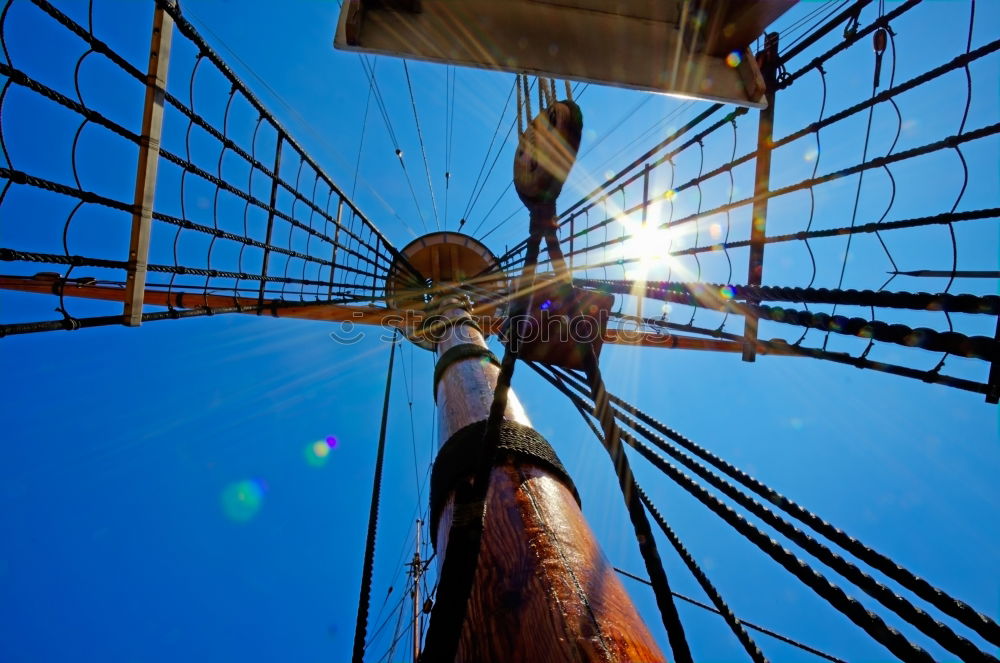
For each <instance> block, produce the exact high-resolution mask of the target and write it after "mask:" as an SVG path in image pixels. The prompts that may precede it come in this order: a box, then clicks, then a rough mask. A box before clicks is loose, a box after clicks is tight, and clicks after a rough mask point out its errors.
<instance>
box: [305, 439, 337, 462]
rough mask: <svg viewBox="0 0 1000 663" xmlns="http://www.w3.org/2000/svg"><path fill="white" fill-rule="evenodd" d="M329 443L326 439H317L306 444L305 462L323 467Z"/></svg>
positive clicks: (328, 453) (328, 451) (328, 452)
mask: <svg viewBox="0 0 1000 663" xmlns="http://www.w3.org/2000/svg"><path fill="white" fill-rule="evenodd" d="M330 449H331V447H330V444H329V442H327V441H326V440H317V441H316V442H310V443H309V444H307V445H306V448H305V456H306V462H307V463H309V464H310V465H312V466H313V467H323V466H324V465H326V461H327V460H328V458H329V456H330Z"/></svg>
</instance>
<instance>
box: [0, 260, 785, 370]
mask: <svg viewBox="0 0 1000 663" xmlns="http://www.w3.org/2000/svg"><path fill="white" fill-rule="evenodd" d="M0 290H14V291H18V292H30V293H35V294H48V295H53V294H56V295H58V294H62V295H63V296H65V297H80V298H82V299H99V300H104V301H111V302H120V301H124V297H125V294H126V291H125V290H124V289H122V288H120V287H118V286H111V285H94V284H88V283H79V282H73V281H70V282H68V283H63V282H62V281H61V280H60V279H59V278H58V276H57V275H53V276H51V277H48V276H46V277H43V278H39V277H24V276H0ZM144 299H145V302H146V303H147V304H149V305H151V306H172V307H174V308H178V309H190V308H198V307H202V306H210V307H212V308H223V307H231V306H240V307H243V308H245V309H246V311H244V312H245V313H247V314H252V315H257V314H258V302H259V300H258V299H257V298H256V297H252V298H251V297H233V296H230V295H212V294H202V293H199V292H168V291H166V290H158V289H147V290H146V291H145V295H144ZM260 311H261V312H263V313H264V314H270V315H272V316H273V317H276V318H297V319H300V320H323V321H326V322H352V323H354V324H357V325H370V326H376V327H389V328H393V329H399V330H400V331H404V332H406V331H412V329H411V328H412V327H414V326H419V325H420V323H421V322H422V321H423V319H424V314H423V313H421V312H419V311H401V310H399V309H389V308H383V307H378V306H350V305H347V304H309V303H303V304H301V305H289V302H285V301H282V300H277V299H273V300H265V301H264V302H263V304H262V308H261V309H260ZM473 313H474V315H475V318H476V320H477V321H478V322H479V326H480V327H481V328H482V329H483V331H484V332H485V333H486V335H487V336H495V335H497V334H499V333H500V331H501V329H502V327H503V323H504V320H503V319H502V318H496V317H490V316H487V315H479V314H476V313H475V312H473ZM603 340H604V342H605V343H614V344H617V345H635V346H641V347H646V348H672V349H678V350H713V351H716V352H739V351H740V350H741V349H742V347H743V345H742V344H741V343H739V342H736V341H724V340H719V339H707V338H697V337H694V336H679V335H677V334H657V333H654V332H646V331H637V330H620V329H607V330H605V331H604V336H603ZM757 352H758V353H759V354H771V355H782V356H789V357H800V356H802V355H801V354H799V353H795V352H791V351H789V352H783V351H780V350H777V349H769V348H767V346H762V345H759V344H758V346H757Z"/></svg>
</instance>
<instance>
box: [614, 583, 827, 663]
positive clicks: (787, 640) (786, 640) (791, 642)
mask: <svg viewBox="0 0 1000 663" xmlns="http://www.w3.org/2000/svg"><path fill="white" fill-rule="evenodd" d="M614 569H615V572H616V573H618V574H620V575H623V576H625V577H626V578H631V579H632V580H635V581H637V582H641V583H642V584H644V585H650V586H651V583H650V582H649V581H648V580H646V579H645V578H642V577H640V576H637V575H635V574H633V573H629V572H628V571H625V570H623V569H620V568H618V567H617V566H616V567H614ZM674 597H675V598H678V599H680V600H681V601H684V602H685V603H690V604H691V605H696V606H698V607H699V608H702V609H704V610H707V611H709V612H714V613H715V614H717V615H721V614H722V613H720V612H719V610H718V609H717V608H713V607H712V606H710V605H708V604H707V603H702V602H701V601H698V600H695V599H693V598H691V597H690V596H685V595H684V594H680V593H678V592H674ZM739 622H740V623H741V624H743V625H744V626H746V627H747V628H748V629H751V630H754V631H757V632H758V633H763V634H764V635H767V636H770V637H772V638H775V639H776V640H780V641H781V642H784V643H785V644H789V645H792V646H793V647H798V648H799V649H801V650H802V651H807V652H809V653H810V654H815V655H816V656H819V657H820V658H824V659H826V660H828V661H832V662H833V663H847V661H845V660H844V659H842V658H837V657H836V656H833V655H832V654H827V653H826V652H822V651H820V650H818V649H816V648H814V647H810V646H809V645H806V644H803V643H801V642H799V641H797V640H793V639H791V638H789V637H788V636H784V635H781V634H780V633H778V632H776V631H772V630H771V629H769V628H766V627H764V626H760V625H759V624H754V623H753V622H748V621H747V620H745V619H741V620H739Z"/></svg>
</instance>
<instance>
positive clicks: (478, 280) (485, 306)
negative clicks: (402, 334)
mask: <svg viewBox="0 0 1000 663" xmlns="http://www.w3.org/2000/svg"><path fill="white" fill-rule="evenodd" d="M402 260H406V261H408V262H409V264H410V265H412V266H413V267H414V268H416V269H417V270H418V271H419V272H420V273H421V274H423V275H424V276H425V277H427V278H428V279H429V281H430V287H429V288H428V287H418V288H415V287H414V286H413V281H412V276H410V272H409V271H408V270H407V269H406V267H405V266H404V265H403V264H401V261H402ZM507 291H508V283H507V276H506V275H505V274H504V272H503V270H501V269H500V263H499V261H498V260H497V258H496V256H495V255H493V252H492V251H490V250H489V249H488V248H486V246H485V245H484V244H483V243H482V242H480V241H478V240H476V239H474V238H473V237H470V236H469V235H464V234H462V233H456V232H448V231H440V232H433V233H430V234H427V235H424V236H422V237H418V238H417V239H415V240H413V241H412V242H410V243H409V244H407V245H406V246H405V247H403V249H402V250H401V251H400V258H399V259H397V260H396V261H395V262H394V263H393V265H392V267H391V268H390V270H389V277H388V279H387V281H386V303H387V304H388V305H389V307H390V308H393V309H396V310H399V311H405V312H408V313H409V312H417V313H421V314H425V313H428V312H430V311H433V310H434V309H435V308H436V305H437V302H438V300H440V299H441V297H443V296H444V295H449V294H456V293H461V294H464V295H466V296H468V297H469V299H470V300H471V301H472V309H473V312H474V313H475V314H476V315H479V316H494V315H496V313H497V311H498V309H499V308H500V307H501V305H502V302H503V301H504V297H505V295H506V293H507ZM407 336H408V337H409V339H410V340H411V341H413V342H414V343H416V344H417V345H419V346H420V347H422V348H425V349H427V350H433V349H434V346H433V344H432V343H429V342H427V341H426V340H423V339H418V338H414V336H413V334H412V333H408V334H407Z"/></svg>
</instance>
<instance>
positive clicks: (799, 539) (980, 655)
mask: <svg viewBox="0 0 1000 663" xmlns="http://www.w3.org/2000/svg"><path fill="white" fill-rule="evenodd" d="M588 381H589V380H588ZM571 384H573V386H574V387H575V388H576V389H577V390H578V391H581V392H582V391H583V389H584V387H583V385H582V384H577V383H572V382H571ZM594 411H595V416H596V405H595V408H594ZM613 416H614V417H615V418H618V419H620V420H621V421H622V422H623V423H625V424H626V425H627V426H629V428H632V429H633V430H635V431H636V432H637V433H639V434H640V435H641V436H642V437H644V438H645V439H647V440H649V441H650V442H652V443H653V444H655V445H656V446H657V447H658V448H659V449H660V450H661V451H663V452H665V453H667V454H668V455H670V456H671V457H672V458H674V459H675V460H677V461H679V462H680V463H682V464H683V465H685V466H686V467H687V468H688V469H690V470H691V471H693V472H694V473H695V474H697V475H698V476H699V477H701V478H702V479H704V480H705V481H706V482H707V483H708V484H710V485H712V486H713V487H715V488H716V489H718V490H719V491H721V492H722V493H723V494H725V495H726V496H727V497H729V498H730V499H732V500H733V501H734V502H736V503H737V504H739V505H740V506H742V507H743V508H745V509H747V510H748V511H750V512H751V513H753V514H754V515H755V516H757V517H758V518H760V519H761V520H762V521H764V522H765V523H767V524H768V525H769V526H771V527H773V528H775V530H777V531H778V532H779V533H781V534H782V535H783V536H785V537H787V538H788V539H789V540H790V541H792V542H794V543H795V544H796V545H799V546H801V547H802V549H803V550H805V551H807V552H808V553H809V554H811V555H813V556H814V557H816V558H817V559H819V560H820V561H822V562H823V563H824V564H826V565H827V566H829V567H830V568H831V569H833V570H835V571H836V572H837V573H839V574H840V575H842V576H843V577H845V578H847V579H848V580H850V581H851V582H852V583H854V584H855V585H856V586H857V587H858V588H860V589H861V590H862V591H864V592H865V593H866V594H868V595H869V596H871V597H873V598H875V599H876V600H878V601H879V602H880V603H882V604H883V605H884V606H886V607H887V608H889V609H891V610H893V611H894V612H896V614H898V615H899V616H900V617H902V618H903V619H905V620H906V621H907V622H909V623H910V624H912V625H914V626H916V627H917V628H918V629H920V630H921V631H922V632H923V633H924V634H926V635H928V636H929V637H931V638H933V639H934V640H935V641H937V642H938V643H939V644H940V645H941V646H942V647H944V648H946V649H948V650H949V651H952V652H953V653H956V654H958V655H959V656H961V657H963V659H965V660H982V661H996V660H997V659H996V658H995V657H992V656H990V655H989V654H987V653H985V652H983V651H981V650H980V649H979V648H978V647H976V646H975V645H974V644H973V643H972V642H970V641H969V640H967V639H966V638H964V637H962V636H961V635H958V634H957V633H955V632H954V631H952V630H951V629H950V628H949V627H948V626H946V625H945V624H943V623H941V622H940V621H938V620H936V619H934V618H933V617H931V616H930V615H929V614H927V613H926V612H924V611H923V610H921V609H920V608H919V607H917V606H915V605H913V604H912V603H910V602H909V601H908V600H906V599H905V598H903V597H901V596H900V595H898V594H896V593H894V592H893V591H892V590H890V589H889V588H887V587H885V586H884V585H882V584H881V583H880V582H878V581H877V580H876V579H874V578H872V577H871V576H870V575H868V574H867V573H865V572H864V571H862V570H861V569H859V568H858V567H857V566H855V565H854V564H852V563H851V562H849V561H847V560H845V559H844V558H842V557H841V556H840V555H838V554H837V553H836V552H834V551H832V550H831V549H830V548H828V547H826V546H825V545H823V544H822V543H820V542H819V541H817V540H816V539H814V538H813V537H811V536H810V535H809V534H807V533H805V532H803V531H802V530H800V529H798V528H797V527H795V526H794V525H792V524H791V523H789V522H788V521H786V520H784V519H783V518H781V517H780V516H778V515H777V514H775V513H774V512H773V511H771V510H769V509H768V508H766V507H765V506H763V505H761V504H760V503H759V502H757V501H756V500H754V499H753V498H752V497H749V496H747V495H746V494H745V493H743V492H741V491H740V490H739V489H738V488H736V487H735V486H733V485H732V484H731V483H729V482H728V481H726V480H725V479H723V478H721V477H719V476H718V475H717V474H715V473H713V472H712V471H711V470H709V469H707V468H706V467H705V466H703V465H701V464H700V463H698V462H697V461H696V460H694V459H692V458H691V457H690V456H688V455H687V454H685V453H684V452H682V451H680V450H679V449H677V448H676V447H674V446H673V445H671V444H670V443H669V442H667V441H666V440H665V439H663V438H662V437H660V436H658V435H656V434H655V433H654V432H653V431H651V430H650V429H648V428H646V427H645V426H644V425H642V424H640V423H638V422H637V421H635V420H634V419H632V418H631V417H629V416H628V415H626V414H624V413H623V412H621V411H613ZM636 442H637V441H636ZM630 444H632V443H631V442H630ZM632 446H633V447H635V448H636V449H637V450H638V451H639V452H640V453H641V454H642V455H643V456H644V457H646V458H647V459H649V460H650V461H651V462H653V463H654V465H656V466H657V467H659V468H660V469H662V470H663V471H664V472H665V473H667V474H668V476H671V477H672V478H673V475H672V472H671V471H669V470H667V469H664V468H665V467H667V466H668V465H669V463H666V462H665V461H664V460H663V459H662V457H660V456H658V455H657V454H655V452H652V450H650V449H649V448H648V447H645V445H641V443H637V444H632ZM670 467H673V466H670ZM688 480H689V479H688ZM775 495H777V494H776V493H775ZM810 515H811V514H810ZM814 518H815V516H814ZM816 520H818V518H817V519H816ZM830 529H832V528H830ZM852 552H853V551H852ZM914 578H915V576H914Z"/></svg>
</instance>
